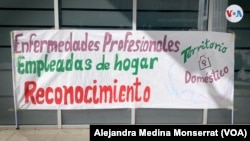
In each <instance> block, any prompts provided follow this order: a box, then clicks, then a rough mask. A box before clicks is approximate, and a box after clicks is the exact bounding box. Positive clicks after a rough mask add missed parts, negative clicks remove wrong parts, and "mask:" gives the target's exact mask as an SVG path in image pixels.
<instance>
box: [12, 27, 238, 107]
mask: <svg viewBox="0 0 250 141" xmlns="http://www.w3.org/2000/svg"><path fill="white" fill-rule="evenodd" d="M11 39H12V61H13V62H12V64H13V89H14V98H15V99H16V104H17V107H18V108H19V109H107V108H189V109H190V108H191V109H203V108H232V107H233V94H234V40H235V39H234V35H233V34H231V33H220V32H204V31H130V30H28V31H13V32H12V33H11Z"/></svg>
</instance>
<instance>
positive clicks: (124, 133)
mask: <svg viewBox="0 0 250 141" xmlns="http://www.w3.org/2000/svg"><path fill="white" fill-rule="evenodd" d="M249 129H250V125H90V141H104V140H107V141H110V140H113V141H114V140H121V139H137V138H138V139H157V141H158V140H167V139H202V138H204V139H214V140H216V141H217V140H232V139H237V140H249V139H250V138H249V137H248V131H249Z"/></svg>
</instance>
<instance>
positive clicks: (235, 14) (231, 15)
mask: <svg viewBox="0 0 250 141" xmlns="http://www.w3.org/2000/svg"><path fill="white" fill-rule="evenodd" d="M225 14H226V18H227V20H228V21H229V22H232V23H237V22H239V21H240V20H241V19H242V18H243V10H242V8H241V7H240V6H239V5H236V4H233V5H230V6H228V7H227V9H226V12H225Z"/></svg>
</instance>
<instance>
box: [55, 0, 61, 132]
mask: <svg viewBox="0 0 250 141" xmlns="http://www.w3.org/2000/svg"><path fill="white" fill-rule="evenodd" d="M58 1H59V0H54V22H55V24H54V27H55V30H58V29H59V2H58ZM57 127H58V128H62V111H61V109H57Z"/></svg>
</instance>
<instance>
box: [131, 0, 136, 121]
mask: <svg viewBox="0 0 250 141" xmlns="http://www.w3.org/2000/svg"><path fill="white" fill-rule="evenodd" d="M132 10H133V20H132V30H133V31H135V30H136V26H137V25H136V24H137V23H136V21H137V16H136V15H137V0H133V9H132ZM135 111H136V110H135V107H133V108H131V124H135Z"/></svg>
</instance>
